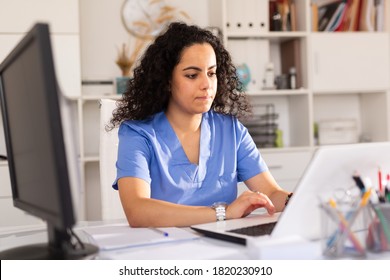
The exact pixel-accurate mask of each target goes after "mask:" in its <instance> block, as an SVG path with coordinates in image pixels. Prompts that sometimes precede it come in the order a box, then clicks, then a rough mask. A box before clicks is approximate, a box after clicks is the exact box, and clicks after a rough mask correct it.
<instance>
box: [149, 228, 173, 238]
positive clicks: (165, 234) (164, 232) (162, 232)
mask: <svg viewBox="0 0 390 280" xmlns="http://www.w3.org/2000/svg"><path fill="white" fill-rule="evenodd" d="M149 229H151V230H153V231H154V232H157V233H159V234H162V235H163V236H166V237H167V236H169V233H168V232H166V231H163V230H161V229H158V228H149Z"/></svg>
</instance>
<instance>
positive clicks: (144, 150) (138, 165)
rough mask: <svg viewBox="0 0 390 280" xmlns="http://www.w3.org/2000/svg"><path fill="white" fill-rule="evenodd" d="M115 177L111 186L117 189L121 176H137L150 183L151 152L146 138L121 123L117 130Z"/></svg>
mask: <svg viewBox="0 0 390 280" xmlns="http://www.w3.org/2000/svg"><path fill="white" fill-rule="evenodd" d="M118 138H119V145H118V159H117V162H116V168H117V177H116V179H115V182H114V183H113V185H112V186H113V188H114V189H118V180H119V179H120V178H123V177H137V178H140V179H143V180H145V181H146V182H148V183H150V182H151V178H150V173H149V163H150V158H151V153H150V149H149V144H148V139H147V138H146V137H144V136H143V135H142V133H140V132H139V131H137V130H136V129H133V128H132V127H130V126H129V125H127V124H124V123H123V124H121V126H120V127H119V131H118Z"/></svg>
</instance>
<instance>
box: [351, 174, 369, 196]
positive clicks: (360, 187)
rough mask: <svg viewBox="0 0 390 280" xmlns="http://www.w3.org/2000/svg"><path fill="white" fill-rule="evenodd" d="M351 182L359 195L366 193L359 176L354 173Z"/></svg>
mask: <svg viewBox="0 0 390 280" xmlns="http://www.w3.org/2000/svg"><path fill="white" fill-rule="evenodd" d="M352 178H353V180H354V181H355V184H356V186H358V188H359V189H360V192H361V194H362V195H363V194H364V193H365V191H366V187H365V186H364V183H363V181H362V178H360V176H359V174H358V173H356V172H355V174H354V175H353V176H352Z"/></svg>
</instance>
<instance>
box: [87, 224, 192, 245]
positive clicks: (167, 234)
mask: <svg viewBox="0 0 390 280" xmlns="http://www.w3.org/2000/svg"><path fill="white" fill-rule="evenodd" d="M82 230H83V231H84V232H85V233H86V234H87V235H88V236H87V237H88V239H89V242H91V243H93V244H95V245H96V246H98V247H99V249H100V250H101V251H102V250H103V251H104V250H117V249H123V248H131V247H139V246H149V245H153V244H161V243H167V242H178V241H185V240H194V239H197V238H199V235H197V234H195V233H192V232H190V231H187V230H185V229H181V228H174V227H169V228H161V229H155V228H131V227H129V225H128V224H115V225H104V226H96V227H87V228H84V229H82Z"/></svg>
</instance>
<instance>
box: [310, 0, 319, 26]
mask: <svg viewBox="0 0 390 280" xmlns="http://www.w3.org/2000/svg"><path fill="white" fill-rule="evenodd" d="M311 31H313V32H317V31H318V5H317V4H316V3H311Z"/></svg>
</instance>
